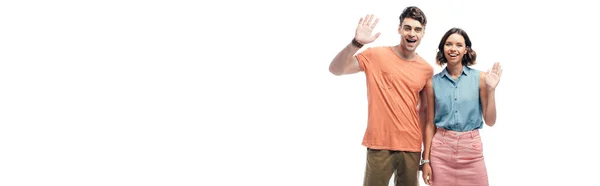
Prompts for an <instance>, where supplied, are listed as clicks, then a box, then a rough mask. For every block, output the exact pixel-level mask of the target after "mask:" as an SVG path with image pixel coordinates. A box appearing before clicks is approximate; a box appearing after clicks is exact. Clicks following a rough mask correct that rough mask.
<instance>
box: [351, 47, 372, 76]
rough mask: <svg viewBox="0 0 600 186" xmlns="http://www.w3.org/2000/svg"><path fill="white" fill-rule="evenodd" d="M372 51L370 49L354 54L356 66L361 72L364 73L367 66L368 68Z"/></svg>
mask: <svg viewBox="0 0 600 186" xmlns="http://www.w3.org/2000/svg"><path fill="white" fill-rule="evenodd" d="M371 53H372V50H371V48H367V49H365V50H364V51H362V52H360V53H358V54H356V56H355V57H356V60H357V61H358V65H359V66H360V70H361V71H365V70H366V69H367V66H369V60H370V58H371Z"/></svg>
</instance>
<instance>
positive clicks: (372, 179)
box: [329, 6, 433, 186]
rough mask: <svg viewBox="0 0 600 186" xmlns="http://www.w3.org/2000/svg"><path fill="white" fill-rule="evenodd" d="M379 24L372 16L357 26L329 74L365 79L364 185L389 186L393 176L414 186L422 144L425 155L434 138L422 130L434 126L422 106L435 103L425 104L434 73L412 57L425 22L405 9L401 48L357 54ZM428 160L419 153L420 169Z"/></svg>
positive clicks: (415, 10)
mask: <svg viewBox="0 0 600 186" xmlns="http://www.w3.org/2000/svg"><path fill="white" fill-rule="evenodd" d="M378 21H379V19H378V18H375V17H374V16H373V15H367V16H366V17H364V18H361V19H360V20H359V24H358V26H357V28H356V33H355V36H354V39H353V40H352V42H351V43H349V44H348V45H347V46H346V47H345V48H344V49H343V50H342V51H340V52H339V53H338V54H337V55H336V56H335V58H334V59H333V60H332V62H331V64H330V66H329V71H330V72H331V73H332V74H334V75H337V76H340V75H344V74H354V73H358V72H361V71H362V72H364V73H365V75H366V80H367V90H368V92H367V96H368V102H369V109H368V110H369V111H368V112H369V115H368V124H367V130H366V132H365V135H364V138H363V142H362V145H364V146H366V147H367V166H366V170H365V178H364V185H365V186H387V185H388V184H389V181H390V178H391V176H392V175H393V174H394V173H395V177H394V182H395V185H396V186H399V185H402V186H413V185H414V186H416V185H418V172H419V166H420V164H419V160H421V158H420V157H419V155H420V154H421V148H422V146H421V144H423V145H425V146H426V148H425V149H429V148H428V147H429V145H430V144H431V142H429V140H424V139H431V137H426V136H433V134H432V133H431V134H429V133H430V132H428V131H429V130H425V126H427V127H430V126H433V125H425V123H426V122H433V121H426V118H427V117H426V115H425V114H426V113H427V111H426V106H427V105H433V102H432V101H433V100H427V102H425V98H426V94H433V92H432V88H431V77H432V76H433V67H432V66H431V65H430V64H429V63H427V62H426V61H425V60H424V59H423V58H421V57H420V56H419V55H418V54H417V53H416V52H415V50H416V49H417V47H418V46H419V43H420V42H421V39H422V38H423V35H424V33H425V25H426V24H427V18H426V17H425V14H424V13H423V12H422V11H421V10H420V9H419V8H417V7H414V6H411V7H407V8H406V9H404V11H403V12H402V14H401V15H400V26H399V28H398V33H399V34H400V36H401V40H400V44H398V45H396V46H385V47H382V46H380V47H371V48H367V49H365V50H364V51H363V52H361V53H359V54H356V53H357V52H358V50H359V49H361V48H362V47H363V45H366V44H369V43H371V42H373V41H375V39H377V37H379V35H380V33H376V34H374V35H373V34H372V33H371V32H372V30H373V28H375V26H376V25H377V22H378ZM355 54H356V55H355ZM427 114H429V113H427ZM419 122H421V123H419ZM428 156H429V152H423V161H422V162H421V164H422V163H427V162H428V159H429V157H428ZM429 172H431V171H429ZM424 176H425V175H424ZM427 176H429V175H427Z"/></svg>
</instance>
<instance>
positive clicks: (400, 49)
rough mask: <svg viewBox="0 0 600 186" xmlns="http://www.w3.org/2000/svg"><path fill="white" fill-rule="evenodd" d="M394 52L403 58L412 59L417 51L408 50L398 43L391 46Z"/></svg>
mask: <svg viewBox="0 0 600 186" xmlns="http://www.w3.org/2000/svg"><path fill="white" fill-rule="evenodd" d="M393 48H394V52H396V54H398V56H399V57H400V58H402V59H404V60H408V61H412V60H415V59H416V58H417V53H416V52H415V51H408V50H406V49H405V48H403V47H402V46H400V45H396V46H394V47H393Z"/></svg>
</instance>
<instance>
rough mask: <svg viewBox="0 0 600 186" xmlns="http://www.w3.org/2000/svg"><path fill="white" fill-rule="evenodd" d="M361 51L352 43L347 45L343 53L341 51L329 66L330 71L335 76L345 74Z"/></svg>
mask: <svg viewBox="0 0 600 186" xmlns="http://www.w3.org/2000/svg"><path fill="white" fill-rule="evenodd" d="M359 49H360V48H358V47H356V46H354V45H352V43H349V44H348V45H346V47H345V48H344V49H342V51H340V52H339V53H338V54H337V55H336V56H335V58H333V60H332V61H331V64H330V65H329V71H330V72H331V73H333V74H335V75H341V74H344V71H345V70H346V68H347V67H348V65H350V64H351V63H352V61H353V60H354V59H353V58H354V54H356V52H358V50H359Z"/></svg>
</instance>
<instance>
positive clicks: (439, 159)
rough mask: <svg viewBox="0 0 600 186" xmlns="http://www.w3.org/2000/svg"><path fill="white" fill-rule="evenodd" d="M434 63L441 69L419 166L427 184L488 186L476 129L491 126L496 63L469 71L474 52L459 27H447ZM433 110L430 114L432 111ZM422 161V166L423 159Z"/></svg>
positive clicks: (497, 71)
mask: <svg viewBox="0 0 600 186" xmlns="http://www.w3.org/2000/svg"><path fill="white" fill-rule="evenodd" d="M438 49H439V51H438V53H437V57H436V61H437V63H438V65H440V66H443V65H446V67H445V68H444V70H443V71H442V72H440V73H438V74H436V75H434V76H433V78H432V84H433V85H432V86H433V93H432V94H429V95H428V99H432V100H434V101H435V102H434V104H435V110H434V112H433V113H434V114H429V118H428V119H429V121H432V120H433V122H429V125H432V124H433V125H435V127H427V128H429V130H434V133H435V134H434V135H433V139H429V140H428V141H431V145H430V148H431V149H429V150H427V151H426V152H430V154H429V156H428V157H429V158H430V160H429V163H424V164H423V181H425V183H427V184H428V185H434V186H446V185H460V186H468V185H477V186H484V185H489V183H488V177H487V171H486V166H485V162H484V159H483V149H482V144H481V138H480V136H479V129H481V128H482V127H483V123H484V122H485V123H486V124H487V125H488V126H493V125H494V124H495V123H496V103H495V89H496V87H497V86H498V82H499V81H500V75H501V74H502V69H501V67H500V64H499V63H497V62H496V63H495V64H494V66H493V68H492V69H491V71H490V70H488V72H481V71H479V70H476V69H472V68H471V67H469V66H471V65H473V64H475V59H476V54H475V51H474V50H473V49H472V48H471V40H470V39H469V36H468V35H467V33H466V32H465V31H464V30H462V29H460V28H452V29H450V30H448V32H446V34H445V35H444V37H442V40H441V41H440V44H439V47H438ZM432 110H433V108H432V109H431V110H430V111H432ZM424 162H427V160H425V161H424Z"/></svg>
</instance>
